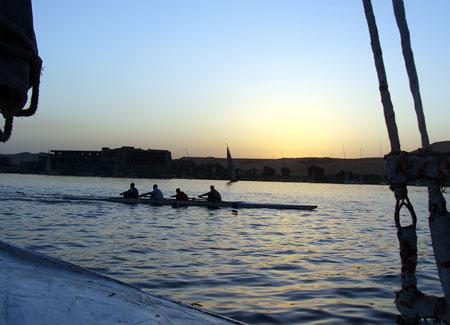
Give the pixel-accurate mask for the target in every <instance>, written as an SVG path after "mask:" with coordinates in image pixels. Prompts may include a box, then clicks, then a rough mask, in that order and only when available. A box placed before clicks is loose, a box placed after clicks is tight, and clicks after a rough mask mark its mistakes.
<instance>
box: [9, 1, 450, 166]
mask: <svg viewBox="0 0 450 325" xmlns="http://www.w3.org/2000/svg"><path fill="white" fill-rule="evenodd" d="M372 2H373V6H374V11H375V15H376V19H377V23H378V29H379V33H380V40H381V45H382V48H383V54H384V59H385V64H386V70H387V76H388V81H389V86H390V91H391V96H392V99H393V103H394V108H395V110H396V117H397V124H398V127H399V133H400V138H401V144H402V147H403V149H404V150H413V149H415V148H418V147H419V146H420V136H419V133H418V130H417V122H416V117H415V113H414V109H413V102H412V98H411V95H410V92H409V86H408V80H407V76H406V72H405V68H404V63H403V57H402V54H401V47H400V39H399V33H398V30H397V26H396V22H395V18H394V15H393V11H392V4H391V1H388V0H373V1H372ZM33 6H34V8H33V11H34V20H35V31H36V35H37V40H38V46H39V51H40V55H41V57H42V59H43V61H44V71H43V74H42V81H41V97H40V98H41V99H40V106H39V110H38V112H37V114H36V116H35V117H32V118H22V119H17V120H16V121H15V128H14V131H13V135H12V138H11V140H10V141H9V142H7V143H6V144H1V145H0V152H1V153H16V152H22V151H29V152H41V151H47V150H52V149H86V150H99V149H100V148H101V147H102V146H108V147H120V146H124V145H131V146H134V147H140V148H143V149H147V148H155V149H168V150H170V151H172V155H173V157H180V156H184V155H185V154H186V149H187V150H188V152H189V154H190V155H191V156H216V157H224V156H225V154H226V151H225V149H226V147H225V143H228V144H229V145H230V148H231V151H232V154H233V156H235V157H261V158H280V157H303V156H319V157H323V156H329V157H330V156H331V157H343V156H344V148H345V153H346V156H347V158H348V157H358V158H359V157H360V156H363V157H375V156H380V146H381V150H382V152H383V154H385V153H387V151H388V150H389V141H388V137H387V131H386V127H385V124H384V118H383V109H382V106H381V101H380V95H379V92H378V83H377V76H376V71H375V67H374V63H373V56H372V52H371V48H370V39H369V34H368V30H367V23H366V20H365V16H364V11H363V6H362V2H361V1H360V0H292V1H287V0H281V1H275V0H271V1H264V0H245V1H243V0H214V1H211V0H204V1H197V0H180V1H175V0H158V1H157V0H154V1H149V0H132V1H131V0H130V1H123V0H77V1H55V0H39V1H34V2H33ZM405 6H406V15H407V19H408V23H409V28H410V31H411V40H412V46H413V51H414V55H415V59H416V66H417V70H418V74H419V79H420V86H421V91H422V100H423V105H424V110H425V117H426V121H427V125H428V131H429V136H430V141H431V142H435V141H443V140H450V114H449V112H450V110H449V105H450V1H448V0H429V1H413V0H405Z"/></svg>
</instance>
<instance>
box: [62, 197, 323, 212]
mask: <svg viewBox="0 0 450 325" xmlns="http://www.w3.org/2000/svg"><path fill="white" fill-rule="evenodd" d="M63 199H65V200H73V201H105V202H115V203H126V204H148V205H152V206H172V207H175V208H178V207H188V206H196V207H207V208H213V209H218V208H232V209H277V210H314V209H316V208H317V205H300V204H279V203H251V202H242V201H220V202H211V201H206V200H197V199H191V200H188V201H180V200H175V199H164V200H163V201H154V200H150V199H145V198H138V199H128V198H123V197H91V196H64V197H63Z"/></svg>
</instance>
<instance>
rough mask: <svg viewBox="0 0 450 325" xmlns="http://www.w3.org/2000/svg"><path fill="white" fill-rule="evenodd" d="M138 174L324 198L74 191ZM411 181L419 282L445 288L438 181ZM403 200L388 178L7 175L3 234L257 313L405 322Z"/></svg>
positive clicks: (268, 320)
mask: <svg viewBox="0 0 450 325" xmlns="http://www.w3.org/2000/svg"><path fill="white" fill-rule="evenodd" d="M131 181H135V182H136V187H137V188H138V189H139V190H140V191H141V192H142V191H150V190H151V186H152V185H153V183H158V184H159V187H160V189H161V190H162V191H163V193H164V194H165V195H166V196H167V195H171V194H173V193H172V192H174V190H175V188H176V187H181V189H182V190H184V191H186V192H187V193H188V194H189V195H198V194H201V193H204V192H206V191H208V189H209V185H211V184H214V185H215V187H216V189H218V190H219V192H221V194H222V197H223V198H224V200H242V201H251V202H268V203H274V202H277V203H298V204H314V205H318V209H317V210H316V211H281V210H280V211H278V210H266V209H260V210H257V209H248V210H239V211H238V212H237V213H236V212H235V211H232V210H231V209H225V208H223V209H219V210H208V209H207V208H203V207H189V208H179V209H174V208H171V207H151V206H147V205H126V204H120V203H110V202H98V201H95V202H93V201H89V202H88V201H86V202H81V201H77V202H73V201H72V202H69V201H67V200H64V199H63V196H64V195H80V196H115V195H117V194H118V193H120V192H122V191H124V190H126V189H127V188H128V184H129V183H130V182H131ZM409 191H410V193H409V195H410V199H411V201H412V202H413V204H414V206H415V209H416V212H417V215H418V218H419V221H418V245H419V265H418V273H417V274H418V279H419V287H420V288H421V289H422V290H424V291H426V292H427V293H432V294H438V295H442V293H441V289H440V285H439V281H438V279H437V271H436V266H435V263H434V257H433V253H432V249H431V239H430V234H429V231H428V222H427V215H428V213H427V192H426V188H421V187H410V188H409ZM446 199H447V201H448V199H449V196H448V195H447V196H446ZM394 203H395V202H394V198H393V194H392V193H391V192H390V191H389V190H388V188H387V186H373V185H336V184H309V183H276V182H238V183H233V184H231V185H228V184H227V183H226V182H224V181H216V180H214V181H211V180H179V179H172V180H144V179H137V180H131V179H123V178H122V179H119V178H94V177H58V176H37V175H7V174H0V239H1V240H4V241H7V242H10V243H13V244H16V245H19V246H23V247H27V248H31V249H33V250H36V251H39V252H42V253H45V254H48V255H51V256H54V257H58V258H62V259H64V260H66V261H69V262H72V263H76V264H79V265H81V266H84V267H87V268H89V269H92V270H94V271H97V272H99V273H102V274H106V275H108V276H112V277H115V278H117V279H119V280H122V281H125V282H127V283H130V284H133V285H135V286H138V287H140V288H142V289H143V290H145V291H148V292H150V293H152V294H158V295H165V296H169V297H171V298H174V299H177V300H181V301H183V302H185V303H188V304H194V305H196V306H201V307H203V308H206V309H209V310H212V311H214V312H217V313H219V314H222V315H225V316H228V317H232V318H235V319H238V320H241V321H244V322H248V323H250V324H300V323H302V324H304V323H311V324H339V323H345V324H348V323H358V324H361V323H364V324H371V323H373V324H379V323H394V322H395V317H396V315H397V312H396V309H395V306H394V303H393V301H394V292H395V291H396V290H398V289H399V288H400V275H399V272H400V258H399V252H398V242H397V238H396V228H395V225H394V222H393V207H394ZM407 221H408V219H406V218H405V223H407Z"/></svg>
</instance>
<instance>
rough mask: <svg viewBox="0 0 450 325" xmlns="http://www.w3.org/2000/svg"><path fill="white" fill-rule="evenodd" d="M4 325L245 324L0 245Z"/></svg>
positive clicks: (0, 316)
mask: <svg viewBox="0 0 450 325" xmlns="http://www.w3.org/2000/svg"><path fill="white" fill-rule="evenodd" d="M0 260H1V263H0V306H2V308H0V324H33V325H41V324H42V325H44V324H180V325H182V324H183V325H184V324H243V323H241V322H239V321H235V320H232V319H228V318H225V317H221V316H219V315H216V314H213V313H210V312H207V311H204V310H201V309H198V308H195V307H192V306H189V305H185V304H183V303H180V302H176V301H173V300H170V299H167V298H163V297H159V296H158V297H157V296H153V295H150V294H147V293H145V292H143V291H141V290H139V289H137V288H135V287H132V286H130V285H127V284H125V283H122V282H120V281H117V280H114V279H112V278H109V277H106V276H102V275H99V274H97V273H95V272H92V271H89V270H86V269H84V268H81V267H79V266H77V265H74V264H70V263H67V262H63V261H61V260H58V259H55V258H52V257H49V256H46V255H43V254H39V253H36V252H33V251H30V250H25V249H22V248H19V247H16V246H13V245H10V244H7V243H5V242H2V241H0Z"/></svg>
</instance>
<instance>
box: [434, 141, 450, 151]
mask: <svg viewBox="0 0 450 325" xmlns="http://www.w3.org/2000/svg"><path fill="white" fill-rule="evenodd" d="M431 149H432V150H433V151H436V152H441V153H450V141H440V142H435V143H433V144H431Z"/></svg>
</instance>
